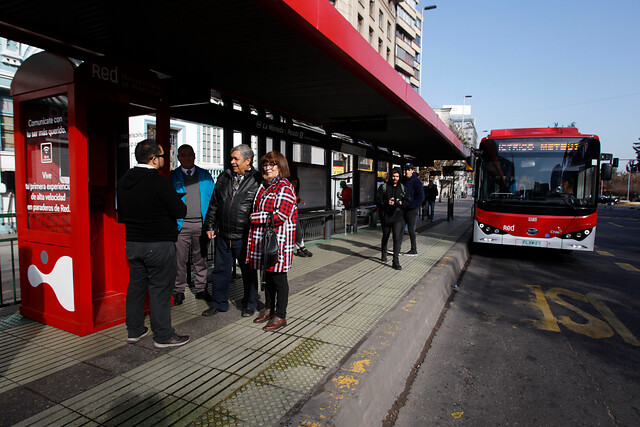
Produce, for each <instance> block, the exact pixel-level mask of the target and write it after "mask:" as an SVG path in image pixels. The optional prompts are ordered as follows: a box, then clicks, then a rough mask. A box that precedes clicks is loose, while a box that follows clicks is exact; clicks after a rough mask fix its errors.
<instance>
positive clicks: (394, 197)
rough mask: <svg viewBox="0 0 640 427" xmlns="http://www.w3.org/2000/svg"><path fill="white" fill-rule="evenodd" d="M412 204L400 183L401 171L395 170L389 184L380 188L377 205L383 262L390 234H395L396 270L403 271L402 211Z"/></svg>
mask: <svg viewBox="0 0 640 427" xmlns="http://www.w3.org/2000/svg"><path fill="white" fill-rule="evenodd" d="M410 202H411V199H410V198H409V195H408V194H407V189H406V187H405V186H404V184H402V183H401V182H400V170H399V169H393V170H392V171H391V177H390V179H389V182H387V183H384V184H382V185H381V186H380V187H378V192H377V193H376V204H377V205H378V210H379V213H380V223H381V224H382V244H381V248H380V250H381V254H382V256H381V258H380V259H381V260H382V261H383V262H386V261H387V242H388V241H389V234H391V233H393V264H392V267H393V268H394V269H396V270H402V267H401V266H400V260H399V255H400V249H401V248H402V236H403V234H402V229H403V228H404V216H403V214H402V210H403V207H404V206H408V205H409V203H410Z"/></svg>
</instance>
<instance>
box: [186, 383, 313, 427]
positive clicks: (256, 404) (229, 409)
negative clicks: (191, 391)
mask: <svg viewBox="0 0 640 427" xmlns="http://www.w3.org/2000/svg"><path fill="white" fill-rule="evenodd" d="M302 396H303V393H300V392H294V391H291V390H287V389H284V388H280V387H275V386H271V385H268V384H264V383H261V382H257V381H252V382H250V383H248V384H247V385H245V386H243V387H242V388H240V390H238V391H237V392H236V393H234V394H233V395H231V396H230V397H229V398H228V399H226V400H224V401H223V402H221V403H220V404H218V405H216V406H215V407H214V408H213V410H214V411H216V412H219V413H222V414H226V415H227V416H231V417H233V418H236V419H238V420H243V421H247V422H249V423H250V424H249V425H266V426H268V425H273V424H275V423H276V422H277V421H278V420H279V419H280V418H282V417H283V416H284V415H285V414H286V413H287V411H289V409H291V407H292V406H293V405H295V403H296V402H297V401H298V400H300V398H301V397H302ZM207 414H208V413H207ZM207 414H205V416H203V417H199V418H198V420H200V419H202V418H204V417H206V416H207Z"/></svg>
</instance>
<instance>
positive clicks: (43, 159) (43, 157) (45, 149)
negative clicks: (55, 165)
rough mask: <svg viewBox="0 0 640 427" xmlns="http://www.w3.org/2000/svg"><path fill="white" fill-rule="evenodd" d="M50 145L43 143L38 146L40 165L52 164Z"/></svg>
mask: <svg viewBox="0 0 640 427" xmlns="http://www.w3.org/2000/svg"><path fill="white" fill-rule="evenodd" d="M51 148H52V147H51V143H50V142H43V143H42V144H40V163H52V162H53V156H52V154H51Z"/></svg>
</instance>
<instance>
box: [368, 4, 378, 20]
mask: <svg viewBox="0 0 640 427" xmlns="http://www.w3.org/2000/svg"><path fill="white" fill-rule="evenodd" d="M375 11H376V2H375V0H370V1H369V16H371V17H372V18H373V13H374V12H375Z"/></svg>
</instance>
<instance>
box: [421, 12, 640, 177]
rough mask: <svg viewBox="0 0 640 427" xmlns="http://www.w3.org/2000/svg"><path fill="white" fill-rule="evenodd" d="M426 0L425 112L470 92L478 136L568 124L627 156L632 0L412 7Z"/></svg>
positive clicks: (632, 89) (635, 127)
mask: <svg viewBox="0 0 640 427" xmlns="http://www.w3.org/2000/svg"><path fill="white" fill-rule="evenodd" d="M432 4H435V5H437V8H436V9H434V10H427V11H425V12H424V18H425V19H424V24H423V25H424V29H423V31H424V39H423V58H422V62H423V71H422V82H423V86H422V96H423V98H424V99H425V100H426V101H427V102H428V103H429V105H430V106H431V107H432V108H437V107H441V106H442V105H445V104H462V102H463V97H464V96H465V95H472V98H471V99H470V100H469V99H468V100H467V105H469V104H470V105H471V115H472V116H473V117H475V119H476V127H477V129H478V136H479V137H480V138H482V137H484V136H486V133H485V132H483V131H484V130H491V129H502V128H517V127H547V126H553V124H554V123H555V122H558V123H559V124H560V125H567V124H569V123H571V122H574V121H575V123H576V126H577V127H578V129H579V130H580V131H581V132H583V133H589V134H596V135H598V136H599V137H600V140H601V142H602V151H603V152H609V153H613V154H614V157H619V158H635V152H634V151H633V149H632V144H633V143H634V142H638V141H639V138H640V107H639V105H640V103H639V102H638V100H639V99H640V47H638V46H640V32H639V31H638V21H639V20H640V1H638V0H609V1H605V0H583V1H578V0H556V1H551V0H536V1H523V0H487V1H477V0H442V1H437V0H435V1H425V0H421V1H420V3H419V8H420V10H422V8H423V7H424V6H427V5H432ZM622 163H623V162H621V165H620V166H621V167H620V168H619V170H620V171H621V170H623V164H622ZM624 164H626V162H624Z"/></svg>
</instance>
